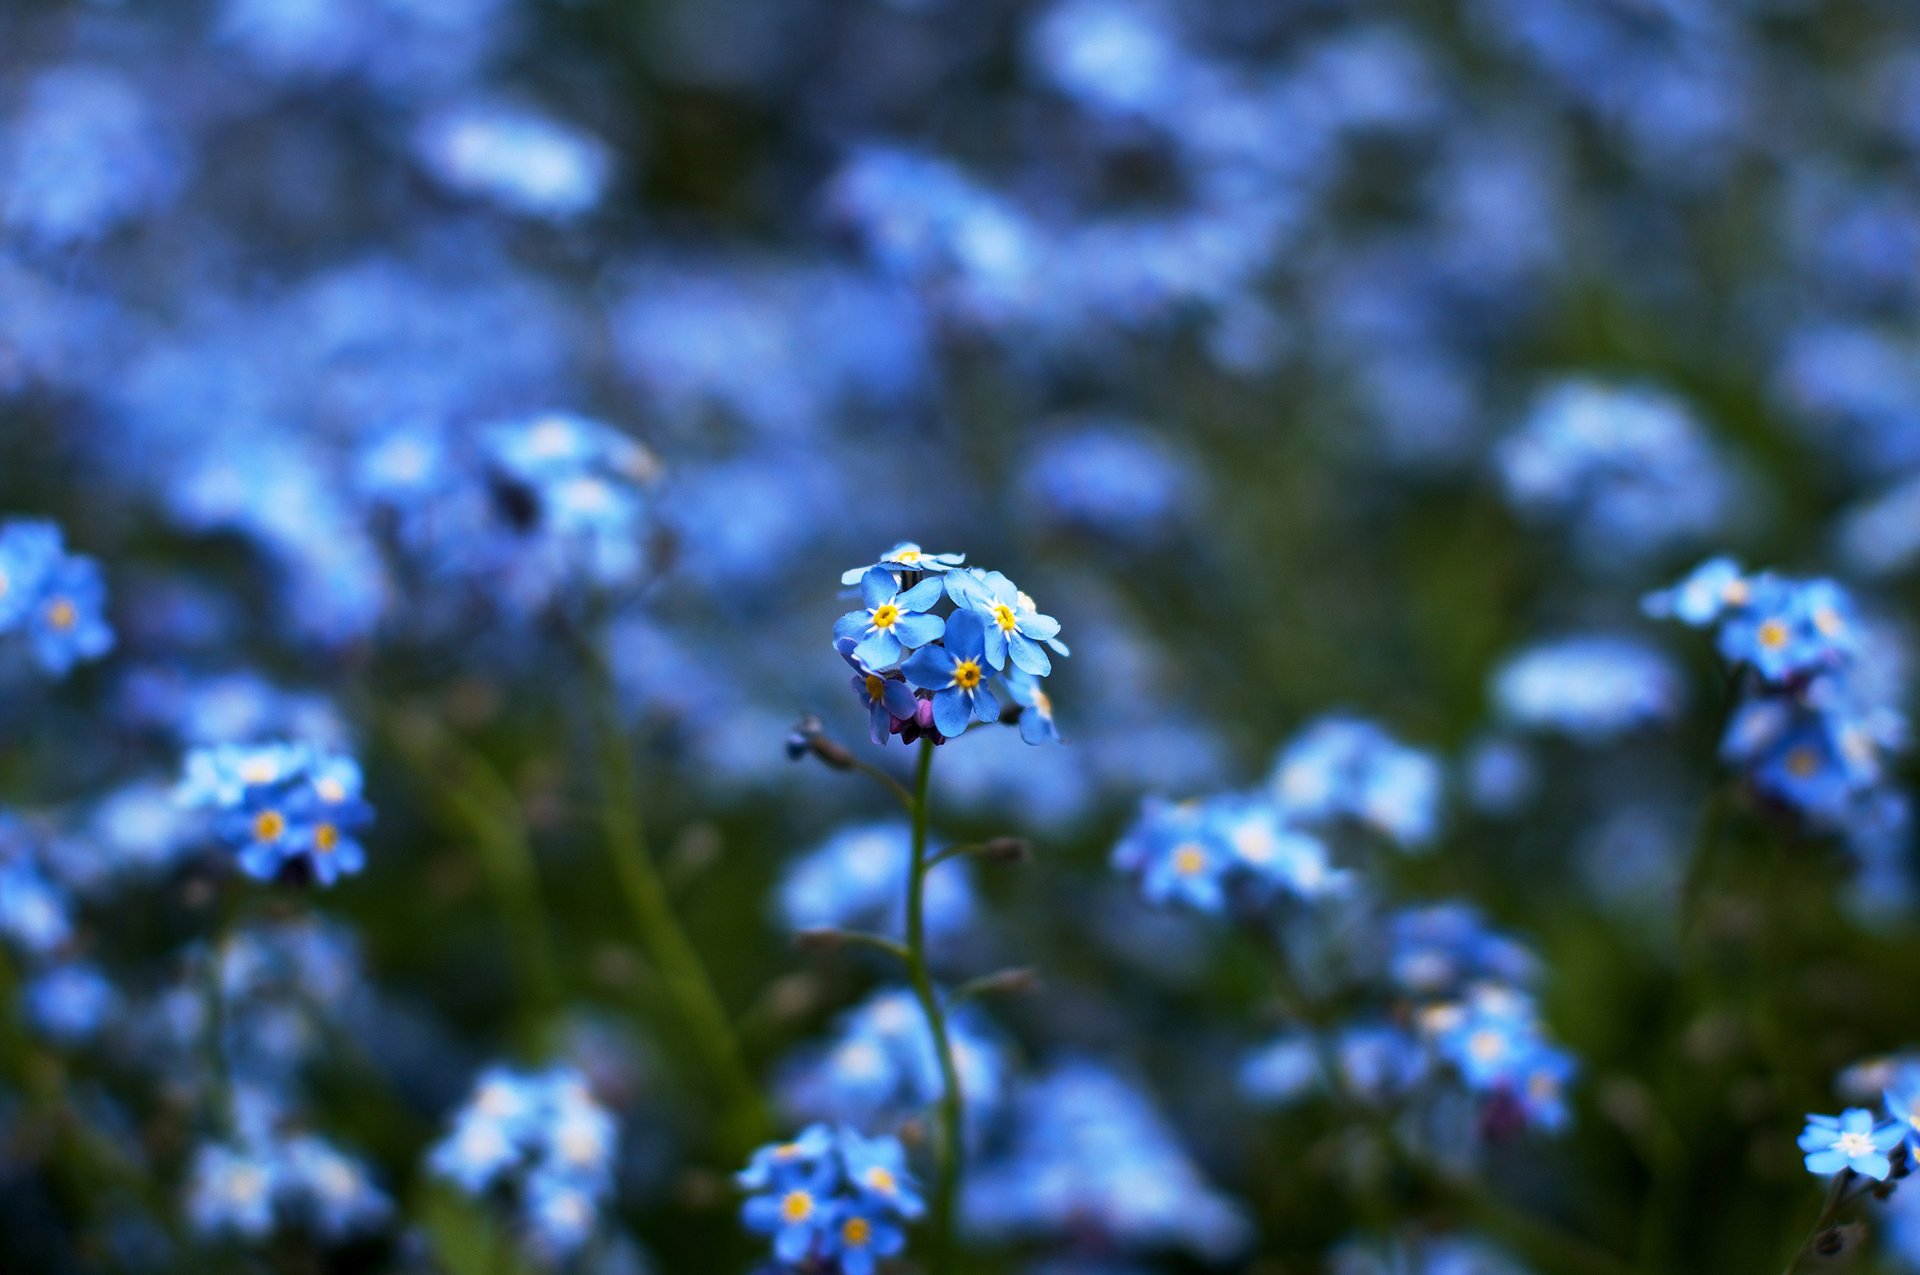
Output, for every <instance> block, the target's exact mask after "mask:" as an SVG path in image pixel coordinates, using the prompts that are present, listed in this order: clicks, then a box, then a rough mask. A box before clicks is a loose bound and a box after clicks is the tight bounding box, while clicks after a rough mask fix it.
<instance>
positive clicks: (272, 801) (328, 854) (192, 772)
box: [178, 744, 373, 886]
mask: <svg viewBox="0 0 1920 1275" xmlns="http://www.w3.org/2000/svg"><path fill="white" fill-rule="evenodd" d="M360 787H361V776H360V767H359V765H358V763H356V762H355V761H353V759H352V758H350V757H344V756H339V755H335V754H329V753H324V752H320V751H318V750H316V749H312V748H307V747H304V746H301V745H293V744H271V745H265V746H262V747H254V748H236V747H232V746H227V745H219V746H216V747H213V748H203V749H195V750H194V751H193V752H192V753H190V754H188V757H187V763H186V776H185V778H184V779H183V780H182V782H181V784H180V787H179V789H178V798H179V800H181V801H182V802H183V803H185V804H188V805H194V806H211V807H213V808H214V809H215V810H216V811H217V813H218V819H217V820H216V823H215V830H216V832H217V833H218V834H219V836H220V838H221V840H223V841H224V842H225V843H226V844H227V846H228V848H229V849H231V850H232V851H233V852H234V855H235V857H236V860H237V861H238V863H239V865H240V869H241V871H243V872H245V873H246V874H247V875H248V876H251V877H254V878H256V879H257V880H261V881H274V880H280V879H282V878H283V877H286V876H287V875H289V874H290V873H291V874H295V875H305V876H310V877H311V878H312V879H313V880H315V881H317V882H319V884H321V885H323V886H330V885H332V884H334V883H335V882H336V881H338V880H339V879H340V878H341V877H342V876H344V875H350V874H353V873H356V872H359V871H360V870H361V869H362V868H364V867H365V866H366V861H367V855H366V848H365V847H364V846H362V845H361V843H360V841H359V839H358V837H357V835H356V834H357V833H358V832H360V830H362V829H364V828H365V827H367V826H368V825H369V824H370V823H371V822H372V821H373V808H372V807H371V806H369V805H368V804H367V803H366V802H365V801H364V800H363V799H362V798H361V796H360Z"/></svg>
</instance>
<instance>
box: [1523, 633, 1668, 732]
mask: <svg viewBox="0 0 1920 1275" xmlns="http://www.w3.org/2000/svg"><path fill="white" fill-rule="evenodd" d="M1493 700H1494V705H1495V707H1496V708H1497V710H1498V711H1499V713H1500V715H1501V717H1502V718H1503V719H1504V720H1505V721H1506V722H1508V723H1510V724H1511V725H1513V726H1516V727H1519V728H1521V729H1525V730H1534V731H1542V732H1552V733H1555V734H1560V735H1565V736H1567V737H1568V738H1570V739H1574V740H1578V741H1580V742H1583V743H1593V744H1599V743H1606V742H1608V741H1610V740H1613V739H1616V738H1618V737H1620V736H1622V735H1625V734H1627V733H1629V732H1631V731H1633V730H1636V729H1639V728H1641V727H1644V726H1649V725H1653V724H1655V723H1659V722H1664V721H1668V720H1670V719H1671V718H1672V717H1673V716H1674V714H1676V713H1677V712H1679V710H1680V708H1681V706H1682V705H1683V704H1684V702H1685V700H1686V693H1685V690H1684V688H1683V687H1682V684H1681V681H1680V673H1679V670H1678V669H1676V668H1675V667H1674V666H1673V662H1672V661H1671V660H1669V659H1668V658H1667V656H1666V655H1665V654H1664V653H1662V652H1661V651H1660V650H1658V649H1657V648H1655V647H1653V646H1651V645H1649V644H1647V643H1645V642H1641V641H1637V640H1635V639H1633V638H1625V637H1617V636H1613V635H1610V634H1589V635H1583V636H1579V637H1570V638H1563V639H1560V640H1558V641H1551V642H1544V643H1540V644H1538V645H1535V646H1530V647H1528V648H1526V649H1525V650H1523V651H1520V652H1518V653H1516V654H1515V655H1513V656H1511V657H1510V658H1508V660H1507V661H1506V662H1505V663H1504V664H1502V665H1501V666H1500V669H1499V671H1498V672H1496V673H1495V674H1494V679H1493Z"/></svg>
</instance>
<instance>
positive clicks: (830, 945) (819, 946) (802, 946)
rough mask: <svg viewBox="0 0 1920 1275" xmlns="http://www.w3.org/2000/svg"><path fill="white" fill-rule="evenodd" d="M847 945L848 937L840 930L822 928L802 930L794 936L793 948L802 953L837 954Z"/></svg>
mask: <svg viewBox="0 0 1920 1275" xmlns="http://www.w3.org/2000/svg"><path fill="white" fill-rule="evenodd" d="M846 943H847V936H846V934H845V933H843V932H842V931H840V930H835V929H831V928H826V927H822V928H819V929H813V930H801V931H800V932H799V933H798V934H795V935H794V936H793V946H794V949H795V950H796V951H800V952H816V953H825V952H837V951H839V950H840V949H841V948H842V947H845V946H846Z"/></svg>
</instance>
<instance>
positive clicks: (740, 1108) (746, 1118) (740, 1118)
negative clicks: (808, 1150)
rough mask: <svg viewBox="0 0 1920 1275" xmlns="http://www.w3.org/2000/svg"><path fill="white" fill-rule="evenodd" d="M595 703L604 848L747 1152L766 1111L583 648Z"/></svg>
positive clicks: (605, 680) (608, 700) (599, 670)
mask: <svg viewBox="0 0 1920 1275" xmlns="http://www.w3.org/2000/svg"><path fill="white" fill-rule="evenodd" d="M585 658H586V662H587V667H588V671H589V674H590V679H589V692H590V695H591V698H592V700H593V703H592V705H591V710H592V715H593V726H594V737H595V751H596V752H597V753H598V755H599V764H600V779H601V784H602V786H603V788H604V789H605V798H606V813H605V821H604V822H605V829H606V837H607V853H608V856H609V857H610V858H611V859H612V861H613V869H614V874H615V875H616V876H617V877H618V878H619V882H620V890H621V893H622V894H623V895H624V896H625V897H626V901H627V907H628V910H629V911H631V912H632V914H633V920H634V929H635V932H636V936H637V937H638V939H639V941H640V948H641V950H642V951H643V952H644V953H645V954H646V957H647V959H648V961H649V962H651V963H652V965H653V967H654V970H655V972H656V973H657V974H658V975H659V978H660V983H661V985H662V987H663V989H664V990H665V992H666V994H667V997H668V999H669V1001H670V1002H671V1003H672V1005H673V1008H674V1010H675V1013H676V1014H677V1016H678V1017H679V1018H680V1020H681V1025H682V1027H683V1028H684V1029H685V1031H686V1032H687V1036H688V1040H689V1042H690V1044H691V1045H692V1047H693V1049H694V1051H695V1052H697V1053H698V1055H699V1056H700V1058H701V1063H702V1066H703V1067H704V1068H705V1069H706V1072H707V1076H708V1079H709V1080H710V1082H711V1083H712V1085H713V1087H714V1089H715V1090H716V1091H717V1093H718V1094H719V1096H720V1098H721V1101H722V1102H723V1103H724V1104H725V1107H726V1115H725V1120H724V1124H723V1133H722V1140H723V1141H724V1142H726V1143H728V1144H729V1145H730V1147H731V1149H733V1150H736V1151H741V1152H744V1151H745V1150H747V1149H750V1148H751V1147H752V1146H753V1145H754V1144H755V1143H758V1142H760V1141H763V1140H764V1138H765V1136H766V1134H767V1132H768V1129H769V1122H768V1115H767V1110H766V1106H765V1104H764V1102H763V1101H762V1100H761V1097H760V1090H759V1087H758V1086H757V1085H756V1084H755V1083H754V1079H753V1075H752V1073H751V1072H750V1071H749V1070H748V1069H747V1065H746V1062H745V1059H744V1057H743V1055H742V1053H741V1050H740V1044H739V1041H738V1039H737V1038H736V1037H735V1036H734V1032H733V1024H732V1022H731V1020H730V1019H729V1018H728V1016H727V1011H726V1008H725V1006H724V1005H722V1003H721V1001H720V996H719V993H718V992H717V991H715V990H714V986H713V980H712V978H711V977H710V976H709V975H708V973H707V968H706V965H705V964H704V963H703V962H702V961H701V959H700V954H699V952H698V951H697V950H696V949H695V948H694V946H693V942H692V940H691V939H689V938H688V937H687V932H686V930H685V929H684V928H682V927H681V924H680V920H679V918H678V917H677V916H676V915H675V914H674V910H673V905H672V903H671V901H670V899H669V896H668V894H667V889H666V884H665V882H664V881H662V879H661V877H660V872H659V868H658V867H657V866H656V865H655V863H654V861H653V856H652V855H651V854H650V853H649V851H648V849H647V841H646V829H645V826H644V824H643V823H642V820H641V815H640V797H639V792H638V789H637V787H636V785H635V782H634V763H633V752H632V749H631V748H630V747H629V745H628V743H627V737H626V732H625V730H624V729H623V728H622V726H621V724H620V721H619V718H618V716H617V709H616V707H615V705H616V700H615V698H614V693H613V687H612V684H611V681H612V679H611V678H610V677H608V676H607V672H606V668H605V665H604V664H602V663H601V662H600V660H599V657H598V652H595V651H591V650H588V651H586V652H585Z"/></svg>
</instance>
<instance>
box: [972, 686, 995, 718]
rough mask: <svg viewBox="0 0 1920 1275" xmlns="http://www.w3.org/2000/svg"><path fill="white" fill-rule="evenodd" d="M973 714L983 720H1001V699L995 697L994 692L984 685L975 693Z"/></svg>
mask: <svg viewBox="0 0 1920 1275" xmlns="http://www.w3.org/2000/svg"><path fill="white" fill-rule="evenodd" d="M973 715H974V717H975V718H976V719H977V720H979V721H983V722H997V721H999V720H1000V701H999V700H997V699H995V698H994V697H993V692H992V691H990V690H988V689H987V688H986V686H984V685H982V686H981V687H980V689H979V690H977V691H975V692H974V693H973Z"/></svg>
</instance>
